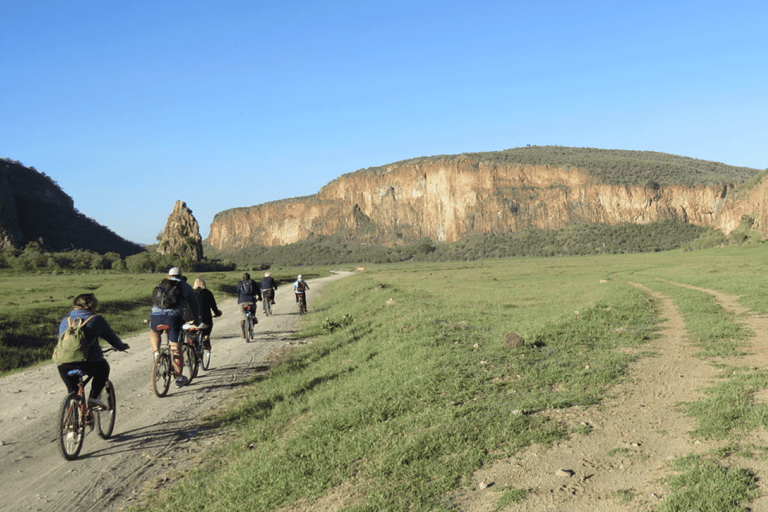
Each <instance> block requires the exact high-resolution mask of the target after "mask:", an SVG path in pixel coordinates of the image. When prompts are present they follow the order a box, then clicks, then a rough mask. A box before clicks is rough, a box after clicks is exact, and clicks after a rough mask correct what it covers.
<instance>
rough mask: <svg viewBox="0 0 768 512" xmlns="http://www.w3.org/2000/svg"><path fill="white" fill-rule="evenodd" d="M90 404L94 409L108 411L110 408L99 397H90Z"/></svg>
mask: <svg viewBox="0 0 768 512" xmlns="http://www.w3.org/2000/svg"><path fill="white" fill-rule="evenodd" d="M88 405H90V406H91V408H92V409H93V410H94V411H106V410H107V409H109V406H108V405H107V404H105V403H104V402H102V401H101V400H99V399H97V398H89V399H88Z"/></svg>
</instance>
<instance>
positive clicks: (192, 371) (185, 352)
mask: <svg viewBox="0 0 768 512" xmlns="http://www.w3.org/2000/svg"><path fill="white" fill-rule="evenodd" d="M181 357H183V358H184V368H182V370H181V374H182V375H184V376H185V377H186V378H187V379H188V381H187V385H189V384H191V383H192V379H194V378H195V376H196V375H197V363H198V361H197V354H195V349H193V348H192V347H191V346H189V345H188V344H186V343H184V344H183V345H182V346H181Z"/></svg>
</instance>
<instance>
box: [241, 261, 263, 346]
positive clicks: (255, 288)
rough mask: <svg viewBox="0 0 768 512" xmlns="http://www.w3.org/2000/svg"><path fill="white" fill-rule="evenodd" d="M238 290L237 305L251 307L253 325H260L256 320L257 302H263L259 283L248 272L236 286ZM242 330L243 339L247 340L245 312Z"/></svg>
mask: <svg viewBox="0 0 768 512" xmlns="http://www.w3.org/2000/svg"><path fill="white" fill-rule="evenodd" d="M235 290H237V304H238V305H240V306H241V307H242V305H244V304H250V305H251V313H250V315H251V318H252V319H253V325H256V324H257V323H259V321H258V320H257V319H256V302H258V301H260V300H261V288H259V285H258V283H256V281H254V280H253V279H251V274H249V273H248V272H246V273H245V274H243V280H242V281H239V282H238V283H237V285H236V286H235ZM240 329H241V330H242V332H243V339H245V312H243V319H242V320H241V321H240Z"/></svg>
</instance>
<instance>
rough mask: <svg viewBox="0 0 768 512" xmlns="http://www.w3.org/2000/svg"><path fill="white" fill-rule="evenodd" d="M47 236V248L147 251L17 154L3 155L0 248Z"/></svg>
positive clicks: (126, 252)
mask: <svg viewBox="0 0 768 512" xmlns="http://www.w3.org/2000/svg"><path fill="white" fill-rule="evenodd" d="M40 239H42V241H43V247H44V248H45V249H46V250H48V251H66V250H70V249H84V250H89V251H93V252H96V253H99V254H106V253H107V252H116V253H118V254H120V255H121V256H122V257H123V258H124V257H126V256H129V255H132V254H137V253H139V252H142V251H144V248H143V247H142V246H141V245H139V244H136V243H133V242H129V241H128V240H125V239H124V238H122V237H121V236H119V235H117V234H116V233H114V232H113V231H111V230H110V229H109V228H107V227H105V226H102V225H101V224H99V223H97V222H96V221H95V220H93V219H90V218H88V217H86V216H85V215H83V214H82V213H80V212H79V211H77V209H76V208H75V205H74V201H73V200H72V198H71V197H70V196H68V195H67V194H66V193H64V191H63V190H62V189H61V188H60V187H59V186H58V185H57V184H56V183H55V182H54V181H53V180H52V179H51V178H50V177H48V176H46V175H45V174H44V173H41V172H38V171H37V170H36V169H35V168H34V167H25V166H24V165H22V164H21V162H18V161H16V160H11V159H8V158H2V159H0V248H3V247H9V246H12V247H16V248H19V249H22V248H24V247H25V246H26V245H27V244H28V243H29V242H32V241H39V240H40Z"/></svg>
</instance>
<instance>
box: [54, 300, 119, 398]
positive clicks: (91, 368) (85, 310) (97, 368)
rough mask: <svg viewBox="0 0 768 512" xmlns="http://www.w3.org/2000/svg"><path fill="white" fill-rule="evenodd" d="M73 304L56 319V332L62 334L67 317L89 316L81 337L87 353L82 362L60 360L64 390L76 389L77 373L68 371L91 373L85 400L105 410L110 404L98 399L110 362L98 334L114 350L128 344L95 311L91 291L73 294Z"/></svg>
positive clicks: (82, 319)
mask: <svg viewBox="0 0 768 512" xmlns="http://www.w3.org/2000/svg"><path fill="white" fill-rule="evenodd" d="M73 305H74V309H73V310H72V311H70V312H69V314H68V315H67V316H65V317H64V318H63V319H62V320H61V322H59V329H58V335H59V336H61V335H62V334H63V333H64V331H66V330H67V318H72V319H73V320H78V319H79V320H80V321H82V322H85V321H86V320H87V319H89V318H90V320H88V321H87V323H84V324H83V327H82V329H83V334H84V337H85V339H86V341H87V342H88V356H87V358H86V360H85V361H82V362H73V363H62V364H59V365H58V370H59V375H60V376H61V380H63V381H64V384H65V385H66V386H67V392H69V393H75V392H77V382H78V380H79V377H78V376H76V375H69V373H70V372H71V371H72V370H80V371H81V372H83V373H85V374H86V375H91V376H93V380H92V381H91V382H92V385H91V392H90V396H89V398H88V403H89V404H90V405H91V406H92V407H98V408H101V409H104V410H106V409H109V406H107V405H106V404H104V403H103V402H102V401H101V400H99V395H101V391H102V390H103V389H104V385H105V384H106V383H107V380H109V363H107V360H106V359H105V358H104V352H102V350H101V346H100V345H99V338H102V339H104V340H106V341H107V343H109V344H110V345H112V346H113V347H114V348H115V350H119V351H120V352H124V351H126V350H128V349H129V348H131V347H130V346H129V345H128V344H127V343H123V342H122V341H121V340H120V338H119V337H118V336H117V334H115V331H113V330H112V328H111V327H110V326H109V323H107V321H106V320H105V319H104V317H103V316H101V315H97V314H95V313H94V311H96V308H97V307H98V305H99V301H98V300H97V299H96V296H95V295H94V294H92V293H83V294H81V295H78V296H77V297H75V300H74V301H73ZM91 317H92V318H91Z"/></svg>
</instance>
